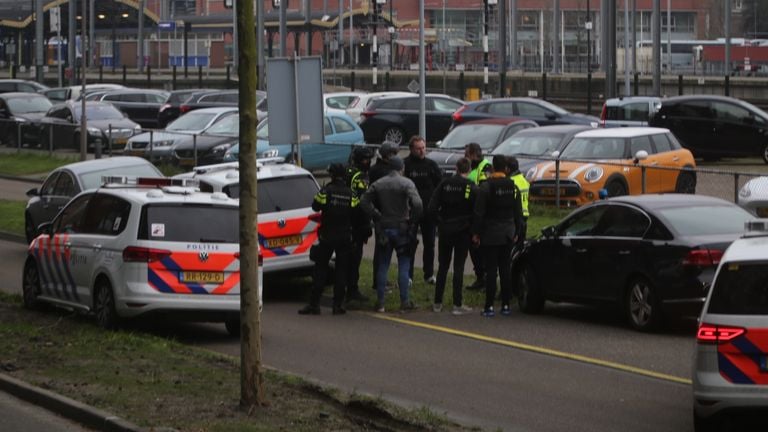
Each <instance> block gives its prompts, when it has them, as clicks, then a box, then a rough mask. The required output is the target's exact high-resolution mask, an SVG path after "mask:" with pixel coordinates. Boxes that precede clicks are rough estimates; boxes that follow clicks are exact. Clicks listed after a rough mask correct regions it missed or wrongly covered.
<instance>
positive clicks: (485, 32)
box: [483, 0, 490, 95]
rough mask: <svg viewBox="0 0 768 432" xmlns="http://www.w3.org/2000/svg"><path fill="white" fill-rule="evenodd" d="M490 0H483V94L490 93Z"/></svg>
mask: <svg viewBox="0 0 768 432" xmlns="http://www.w3.org/2000/svg"><path fill="white" fill-rule="evenodd" d="M489 15H490V13H489V6H488V0H483V95H486V94H488V16H489Z"/></svg>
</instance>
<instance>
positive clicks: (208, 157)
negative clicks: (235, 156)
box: [171, 114, 240, 167]
mask: <svg viewBox="0 0 768 432" xmlns="http://www.w3.org/2000/svg"><path fill="white" fill-rule="evenodd" d="M239 136H240V116H239V115H237V114H233V115H230V116H226V117H224V118H222V119H221V120H219V121H217V122H216V123H215V124H213V126H211V127H209V128H208V129H206V130H205V131H203V132H202V133H201V134H200V135H198V136H197V137H192V136H187V137H183V138H180V139H179V140H178V141H177V142H176V144H174V145H173V147H171V153H172V154H173V157H172V163H174V164H175V165H179V166H183V167H193V166H195V165H210V164H215V163H221V162H223V158H224V154H225V153H226V152H227V150H229V148H230V147H232V146H233V145H234V144H237V143H238V142H239V140H238V137H239ZM195 155H197V159H195Z"/></svg>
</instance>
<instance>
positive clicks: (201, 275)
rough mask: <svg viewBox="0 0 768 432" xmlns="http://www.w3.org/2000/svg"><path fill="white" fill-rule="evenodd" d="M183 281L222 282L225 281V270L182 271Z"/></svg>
mask: <svg viewBox="0 0 768 432" xmlns="http://www.w3.org/2000/svg"><path fill="white" fill-rule="evenodd" d="M179 280H180V281H181V282H197V283H222V282H224V273H223V272H194V271H193V272H188V271H185V272H181V275H180V277H179Z"/></svg>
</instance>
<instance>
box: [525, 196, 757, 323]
mask: <svg viewBox="0 0 768 432" xmlns="http://www.w3.org/2000/svg"><path fill="white" fill-rule="evenodd" d="M750 219H752V215H750V214H749V213H747V212H746V211H745V210H744V209H742V208H740V207H739V206H737V205H735V204H733V203H731V202H728V201H724V200H722V199H719V198H713V197H707V196H701V195H684V194H661V195H656V194H651V195H639V196H625V197H616V198H610V199H607V200H603V201H597V202H594V203H592V204H590V205H587V206H584V207H582V208H580V209H578V210H576V211H574V212H573V213H571V214H570V215H569V216H567V217H566V218H565V219H564V220H563V221H561V222H560V223H559V224H557V225H555V226H551V227H547V228H545V229H543V230H542V236H541V237H539V238H537V239H534V240H532V241H530V242H529V243H527V244H526V246H525V248H524V249H523V250H522V252H521V253H520V254H519V255H518V256H517V258H516V260H515V264H514V268H513V272H514V275H515V280H516V287H517V290H518V296H519V300H518V304H519V307H520V309H521V310H522V311H523V312H527V313H537V312H540V311H541V310H542V308H543V307H544V302H545V300H551V301H556V302H573V303H582V304H600V303H607V304H613V305H615V306H618V307H620V308H621V310H622V312H623V314H624V315H625V316H626V318H627V320H628V322H629V324H630V325H631V326H632V327H633V328H635V329H636V330H640V331H651V330H654V329H656V328H658V327H659V326H660V325H661V324H662V322H663V320H664V318H665V317H666V318H672V317H681V316H697V315H698V313H699V312H700V309H701V306H702V304H703V300H704V297H705V296H706V293H707V290H708V289H709V284H710V283H711V282H712V278H713V277H714V273H715V270H716V269H717V264H718V263H719V261H720V257H721V256H722V255H723V252H724V251H725V249H727V248H728V246H729V245H730V244H731V242H733V241H734V240H735V239H737V238H739V237H740V236H741V235H742V234H743V233H744V222H745V221H748V220H750Z"/></svg>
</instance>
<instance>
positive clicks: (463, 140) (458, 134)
mask: <svg viewBox="0 0 768 432" xmlns="http://www.w3.org/2000/svg"><path fill="white" fill-rule="evenodd" d="M503 128H504V126H503V125H495V124H467V125H461V126H458V127H457V128H455V129H454V130H452V131H451V132H450V133H449V134H448V135H446V137H445V139H443V142H441V143H440V148H444V149H463V148H464V146H465V145H467V144H469V143H471V142H476V143H478V144H480V147H482V148H483V150H490V149H492V148H493V146H494V144H496V139H498V137H499V133H501V129H503Z"/></svg>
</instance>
